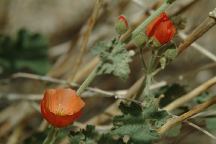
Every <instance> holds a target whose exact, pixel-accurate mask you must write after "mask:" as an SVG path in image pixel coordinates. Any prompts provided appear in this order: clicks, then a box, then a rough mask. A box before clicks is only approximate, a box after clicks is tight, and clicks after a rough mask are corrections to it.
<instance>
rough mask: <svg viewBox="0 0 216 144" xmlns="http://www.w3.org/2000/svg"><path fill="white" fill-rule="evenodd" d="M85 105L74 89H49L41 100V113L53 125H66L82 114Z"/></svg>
mask: <svg viewBox="0 0 216 144" xmlns="http://www.w3.org/2000/svg"><path fill="white" fill-rule="evenodd" d="M84 106H85V103H84V102H83V100H82V99H81V98H80V97H79V96H77V94H76V91H74V90H72V89H69V88H68V89H64V88H57V89H48V90H46V91H45V93H44V97H43V99H42V101H41V113H42V115H43V117H44V118H45V119H46V120H47V121H48V122H49V123H50V124H51V125H53V126H55V127H66V126H68V125H70V124H71V123H73V122H74V121H75V120H76V119H78V118H79V117H80V116H81V113H82V109H83V107H84Z"/></svg>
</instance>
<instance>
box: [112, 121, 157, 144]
mask: <svg viewBox="0 0 216 144" xmlns="http://www.w3.org/2000/svg"><path fill="white" fill-rule="evenodd" d="M111 133H112V135H117V136H125V135H127V136H129V138H130V140H131V141H132V142H134V143H136V144H150V143H151V142H152V141H153V140H157V139H158V138H159V135H158V133H157V132H156V131H155V130H153V129H150V127H149V126H148V125H146V124H127V125H124V126H121V127H118V128H116V129H114V130H113V131H112V132H111Z"/></svg>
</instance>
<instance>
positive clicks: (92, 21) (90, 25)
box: [68, 0, 102, 81]
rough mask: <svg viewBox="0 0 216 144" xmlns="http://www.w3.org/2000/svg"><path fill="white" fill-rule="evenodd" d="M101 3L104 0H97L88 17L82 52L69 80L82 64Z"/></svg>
mask: <svg viewBox="0 0 216 144" xmlns="http://www.w3.org/2000/svg"><path fill="white" fill-rule="evenodd" d="M101 5H102V0H96V3H95V6H94V9H93V13H92V15H91V17H90V18H89V19H88V22H87V29H86V31H85V32H84V33H83V36H82V37H83V40H82V42H81V43H82V45H81V48H80V53H79V55H78V57H77V58H76V61H75V64H74V66H73V71H72V72H71V73H70V74H69V77H68V81H72V80H73V78H74V75H75V74H76V73H77V71H78V70H79V68H80V65H81V63H82V61H83V56H84V54H85V52H86V50H87V45H88V41H89V36H90V34H91V32H92V30H93V28H94V26H95V23H96V19H97V17H98V14H99V10H100V8H101Z"/></svg>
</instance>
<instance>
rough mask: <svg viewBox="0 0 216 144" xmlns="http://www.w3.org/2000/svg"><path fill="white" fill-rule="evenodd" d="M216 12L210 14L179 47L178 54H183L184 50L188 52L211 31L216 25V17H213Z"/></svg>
mask: <svg viewBox="0 0 216 144" xmlns="http://www.w3.org/2000/svg"><path fill="white" fill-rule="evenodd" d="M215 11H216V10H213V11H211V12H210V13H209V16H208V17H207V18H206V19H205V20H204V21H203V22H202V23H201V24H200V25H199V26H198V27H196V28H195V30H194V31H193V32H192V33H191V34H190V35H188V37H187V38H186V39H185V41H184V42H183V43H181V44H180V46H179V47H178V54H181V53H182V52H183V51H184V50H186V49H187V48H188V47H189V46H190V45H191V44H192V43H193V42H194V41H196V40H197V39H198V38H200V37H201V36H202V35H203V34H205V33H206V32H207V31H208V30H210V29H211V28H212V27H213V26H215V24H216V16H214V15H211V14H213V13H214V12H215Z"/></svg>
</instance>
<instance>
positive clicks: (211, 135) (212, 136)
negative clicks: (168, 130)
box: [185, 120, 216, 140]
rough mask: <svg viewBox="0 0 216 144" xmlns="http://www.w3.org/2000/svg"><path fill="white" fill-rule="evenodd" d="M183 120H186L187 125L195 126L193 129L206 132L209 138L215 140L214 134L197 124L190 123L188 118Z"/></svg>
mask: <svg viewBox="0 0 216 144" xmlns="http://www.w3.org/2000/svg"><path fill="white" fill-rule="evenodd" d="M185 122H186V123H187V124H188V125H190V126H192V127H193V128H195V129H197V130H199V131H201V132H202V133H204V134H206V135H207V136H209V137H210V138H212V139H214V140H216V136H215V135H213V134H212V133H210V132H208V131H207V130H205V129H203V128H201V127H200V126H198V125H196V124H194V123H192V122H190V121H188V120H186V121H185Z"/></svg>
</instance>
